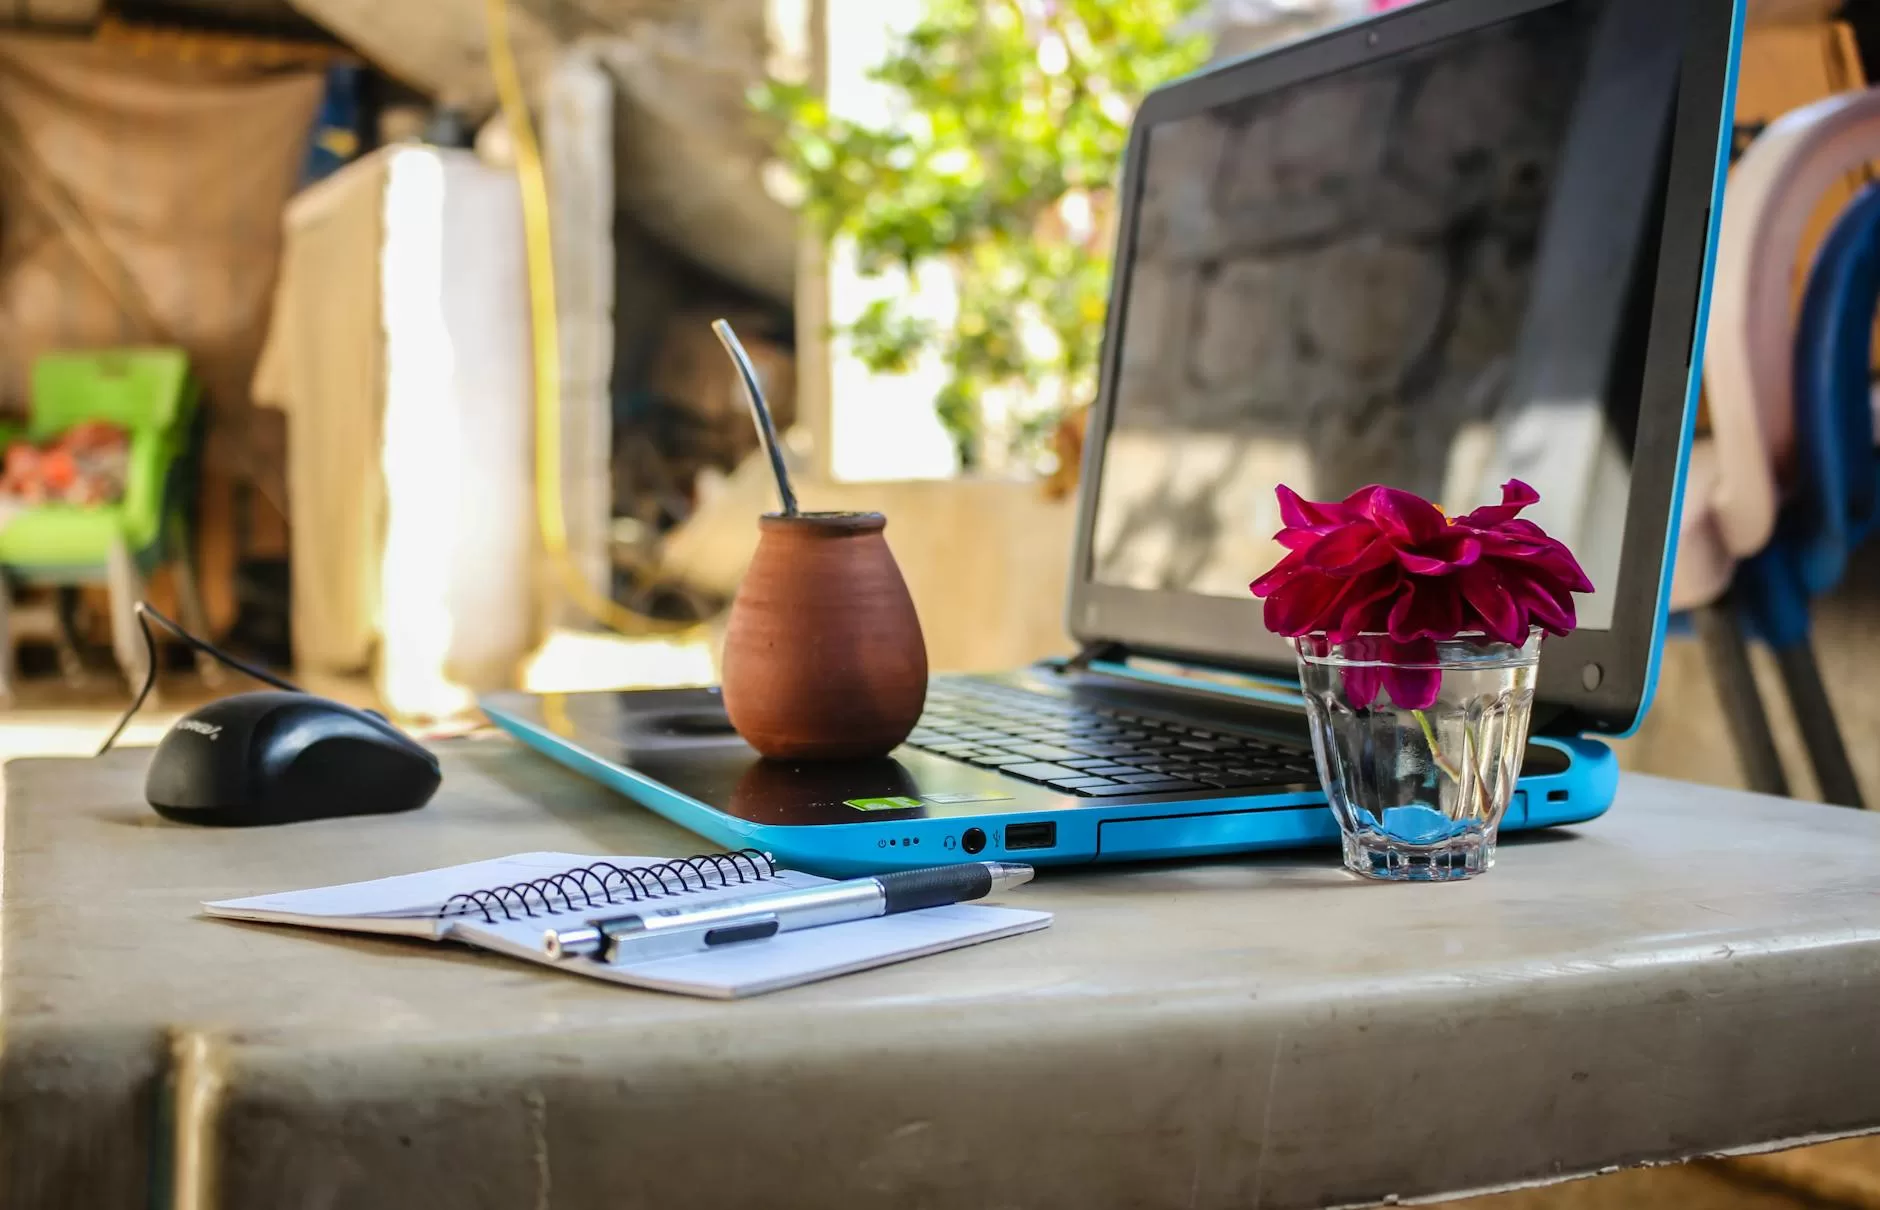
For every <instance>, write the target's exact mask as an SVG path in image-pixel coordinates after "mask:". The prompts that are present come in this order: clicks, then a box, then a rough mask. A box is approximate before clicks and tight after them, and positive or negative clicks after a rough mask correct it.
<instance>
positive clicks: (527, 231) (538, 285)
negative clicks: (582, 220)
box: [484, 0, 695, 634]
mask: <svg viewBox="0 0 1880 1210" xmlns="http://www.w3.org/2000/svg"><path fill="white" fill-rule="evenodd" d="M484 7H485V12H486V13H487V22H488V31H487V32H488V37H487V38H486V39H485V40H486V41H487V43H488V46H489V63H490V74H491V75H492V76H494V77H495V80H496V97H497V100H498V101H499V102H500V104H501V105H502V110H503V120H504V122H505V123H506V124H507V125H508V127H509V138H510V142H512V143H513V144H514V145H515V154H516V180H517V183H518V185H520V187H521V191H522V233H523V249H524V254H525V257H526V259H527V262H528V272H529V331H530V336H531V338H532V342H533V345H534V351H535V505H536V513H537V514H538V516H539V518H540V522H541V528H542V545H543V546H544V547H545V548H546V549H547V552H548V561H549V564H550V566H552V567H553V568H554V570H555V576H556V579H557V580H559V581H560V584H561V588H562V590H563V591H564V592H566V593H567V594H568V597H569V599H570V600H572V601H573V602H574V603H575V605H576V606H577V607H579V608H580V609H581V611H582V612H584V613H586V614H588V615H589V616H590V617H592V618H593V619H594V620H595V621H597V622H600V623H601V624H602V625H604V626H608V627H610V628H612V629H614V630H618V631H620V632H621V633H622V634H648V633H655V634H672V633H677V632H681V631H687V630H691V629H693V628H694V626H695V624H694V623H682V622H660V621H657V620H655V619H652V618H647V617H643V616H641V615H640V614H637V613H634V612H633V611H632V610H630V609H626V608H623V607H622V606H621V605H620V603H619V602H617V601H613V600H610V599H609V598H607V597H604V596H602V595H601V594H599V593H597V592H595V591H594V588H593V586H592V585H591V584H589V583H588V582H587V580H586V579H585V578H583V577H582V575H581V572H580V570H579V569H578V568H576V567H575V565H574V561H573V560H572V559H571V558H569V556H568V518H567V515H566V513H565V512H564V511H563V507H562V492H561V332H560V324H559V321H558V318H557V316H556V310H555V245H554V241H553V239H552V232H551V229H550V227H549V209H548V177H547V175H546V174H545V173H544V172H543V170H542V152H541V148H540V146H538V145H537V143H536V141H535V126H534V124H533V123H532V122H531V121H530V120H529V104H528V100H527V98H526V97H525V96H524V94H523V91H522V77H521V75H520V73H518V72H517V70H516V57H515V50H514V48H513V47H512V46H511V45H510V41H509V10H508V0H486V3H485V6H484Z"/></svg>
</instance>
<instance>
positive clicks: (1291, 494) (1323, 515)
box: [1274, 483, 1357, 529]
mask: <svg viewBox="0 0 1880 1210" xmlns="http://www.w3.org/2000/svg"><path fill="white" fill-rule="evenodd" d="M1274 494H1275V495H1277V496H1278V497H1279V519H1280V521H1281V522H1283V523H1284V524H1285V525H1286V527H1287V528H1288V529H1315V528H1321V527H1329V526H1333V525H1343V524H1344V523H1345V522H1347V521H1350V520H1353V519H1354V518H1355V517H1356V516H1357V513H1356V511H1355V510H1353V509H1350V508H1347V507H1345V506H1344V505H1342V504H1317V503H1314V502H1313V501H1311V500H1307V499H1306V498H1305V497H1303V496H1301V495H1300V494H1299V493H1298V492H1296V491H1294V490H1293V489H1292V488H1290V487H1287V486H1286V485H1285V484H1284V483H1282V484H1280V485H1279V487H1278V488H1277V489H1276V491H1275V492H1274Z"/></svg>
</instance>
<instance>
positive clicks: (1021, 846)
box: [1005, 823, 1057, 853]
mask: <svg viewBox="0 0 1880 1210" xmlns="http://www.w3.org/2000/svg"><path fill="white" fill-rule="evenodd" d="M1056 846H1057V824H1056V823H1015V824H1010V825H1008V826H1007V827H1006V829H1005V851H1006V852H1008V853H1018V852H1022V851H1024V850H1026V849H1050V848H1055V847H1056Z"/></svg>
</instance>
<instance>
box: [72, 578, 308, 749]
mask: <svg viewBox="0 0 1880 1210" xmlns="http://www.w3.org/2000/svg"><path fill="white" fill-rule="evenodd" d="M136 614H137V624H138V625H139V626H141V627H143V631H144V651H145V652H146V653H147V654H146V661H145V668H144V685H143V688H141V689H139V690H138V691H137V697H136V699H135V700H133V701H132V702H131V708H130V709H129V710H126V711H125V712H124V717H123V718H120V719H118V723H117V726H115V727H113V728H112V729H111V734H110V735H109V736H108V737H107V738H106V739H105V741H104V744H103V745H102V746H100V747H99V749H98V755H99V756H103V755H104V754H105V753H107V752H109V751H110V750H111V747H112V745H113V744H116V743H117V742H118V737H119V736H121V735H123V734H124V728H126V727H128V726H130V725H131V719H133V718H135V717H136V715H137V712H138V711H139V710H142V709H143V708H144V702H145V701H146V700H147V699H148V698H149V697H150V691H151V690H152V689H154V688H156V685H157V636H156V635H155V634H153V633H152V632H151V630H150V623H151V622H152V621H155V622H156V623H157V624H158V625H159V626H161V627H163V628H164V629H165V630H167V631H169V632H170V633H171V634H173V635H175V636H176V637H177V638H179V639H181V640H182V641H183V642H184V643H187V644H188V645H189V646H191V647H193V648H195V649H196V650H197V651H200V652H202V654H204V655H206V656H208V657H209V658H210V659H213V660H215V661H216V662H218V663H220V664H222V665H223V666H225V667H228V668H233V669H234V670H235V671H237V672H239V673H241V674H242V675H243V676H250V677H253V678H254V679H255V680H257V681H260V682H261V683H262V684H264V685H272V686H274V687H275V688H276V689H284V690H286V691H287V692H289V693H305V692H306V690H305V689H302V688H301V687H300V686H299V685H296V684H293V683H292V682H290V681H284V680H282V679H281V678H280V677H278V676H275V675H274V674H273V673H272V672H269V671H268V670H267V669H265V668H260V667H257V666H255V665H254V664H250V663H249V662H248V661H246V660H241V659H237V658H236V657H234V656H232V655H230V654H229V653H228V652H226V651H224V650H222V649H221V648H220V647H217V646H216V645H215V644H214V643H211V642H209V641H208V640H207V639H199V638H197V637H196V636H195V635H193V634H191V633H189V631H187V630H185V629H183V628H182V627H181V626H180V625H178V624H177V623H175V622H173V621H171V620H170V619H169V618H166V617H164V616H163V615H162V614H161V613H158V612H157V610H156V609H155V608H154V607H153V606H152V605H151V604H150V602H148V601H139V602H137V608H136Z"/></svg>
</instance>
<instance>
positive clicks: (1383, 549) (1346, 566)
mask: <svg viewBox="0 0 1880 1210" xmlns="http://www.w3.org/2000/svg"><path fill="white" fill-rule="evenodd" d="M1395 554H1396V551H1395V550H1393V549H1392V547H1391V545H1390V543H1389V542H1386V541H1385V540H1384V539H1383V537H1382V535H1380V534H1379V533H1378V532H1377V527H1376V526H1375V525H1371V524H1368V523H1366V522H1362V521H1356V522H1353V523H1351V524H1350V525H1341V526H1339V527H1338V528H1337V529H1335V530H1333V531H1332V532H1331V533H1329V534H1326V535H1325V536H1324V537H1323V538H1320V539H1319V540H1318V541H1317V542H1315V543H1313V544H1312V545H1311V546H1309V547H1307V548H1306V550H1305V552H1304V557H1305V560H1306V563H1307V564H1308V565H1310V566H1311V567H1313V568H1314V569H1316V570H1318V571H1322V572H1325V573H1327V574H1328V575H1338V576H1352V575H1357V574H1358V573H1360V572H1366V571H1370V570H1372V569H1373V568H1378V567H1382V566H1384V565H1385V564H1386V563H1389V562H1390V561H1391V559H1392V557H1393V556H1395Z"/></svg>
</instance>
